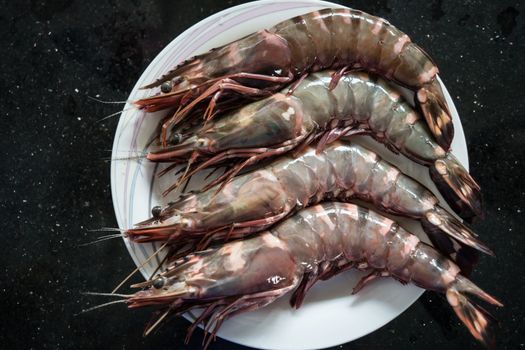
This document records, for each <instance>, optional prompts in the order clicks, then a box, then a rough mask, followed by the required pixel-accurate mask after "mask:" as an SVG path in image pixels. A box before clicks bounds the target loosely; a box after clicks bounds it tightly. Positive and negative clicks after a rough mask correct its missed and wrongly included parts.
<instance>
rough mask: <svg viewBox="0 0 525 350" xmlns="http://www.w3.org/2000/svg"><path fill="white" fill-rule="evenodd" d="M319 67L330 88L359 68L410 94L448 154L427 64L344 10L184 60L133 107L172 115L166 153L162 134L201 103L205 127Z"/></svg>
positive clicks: (411, 48)
mask: <svg viewBox="0 0 525 350" xmlns="http://www.w3.org/2000/svg"><path fill="white" fill-rule="evenodd" d="M327 68H332V69H338V72H337V73H336V74H334V75H333V83H336V82H337V80H338V79H340V78H341V76H342V75H343V74H344V73H345V71H347V70H351V69H356V68H360V69H364V70H368V71H373V72H376V73H378V74H380V75H382V76H384V77H386V78H388V79H390V80H392V81H394V82H396V83H398V84H400V85H402V86H404V87H407V88H409V89H411V90H413V91H414V92H415V101H416V104H417V105H418V106H419V107H420V109H421V110H422V112H423V116H424V117H425V120H426V121H427V124H428V126H429V128H430V131H431V132H432V133H433V135H434V137H435V139H436V141H437V143H438V144H439V145H440V146H441V147H442V148H443V149H444V150H445V151H447V150H448V149H449V147H450V143H451V141H452V138H453V135H454V129H453V125H452V119H451V114H450V111H449V108H448V106H447V102H446V101H445V97H444V95H443V91H442V90H441V87H440V85H439V82H438V81H437V78H436V77H437V73H438V68H437V67H436V65H435V64H434V63H433V62H432V60H431V58H430V57H429V56H428V55H427V54H426V53H425V52H424V51H423V50H422V49H421V48H420V47H419V46H417V45H416V44H414V43H412V42H411V40H410V38H409V37H408V36H407V35H406V34H404V33H403V32H401V31H400V30H399V29H397V28H396V27H394V26H393V25H391V24H390V23H388V22H387V21H386V20H384V19H382V18H379V17H375V16H372V15H369V14H367V13H365V12H362V11H358V10H353V9H348V8H338V9H332V8H327V9H323V10H320V11H315V12H311V13H307V14H304V15H302V16H297V17H294V18H291V19H288V20H285V21H283V22H281V23H279V24H276V25H275V26H273V27H272V28H269V29H267V30H260V31H257V32H255V33H253V34H251V35H248V36H246V37H244V38H242V39H239V40H237V41H234V42H232V43H229V44H227V45H225V46H222V47H219V48H217V49H214V50H212V51H210V52H208V53H205V54H202V55H198V56H195V57H193V58H191V59H189V60H186V61H185V62H183V63H182V64H180V65H178V66H177V67H176V68H174V69H173V70H171V71H170V72H169V73H167V74H166V75H164V76H163V77H161V78H160V79H158V80H157V81H155V82H154V83H152V84H149V85H147V86H145V87H144V88H153V87H157V86H161V93H160V94H158V95H154V96H152V97H148V98H144V99H141V100H138V101H135V104H136V105H137V106H138V107H139V108H141V109H144V110H146V111H148V112H153V111H158V110H162V109H167V108H171V109H175V110H176V112H175V113H174V114H173V115H172V116H171V117H169V118H167V120H166V121H165V122H164V124H163V126H162V132H161V141H162V144H163V146H166V145H167V142H168V140H167V132H168V129H169V128H171V127H172V126H174V125H178V124H180V123H181V122H182V121H187V119H194V117H195V116H196V115H199V114H200V115H202V113H197V114H195V113H192V111H195V109H196V107H198V106H199V105H202V103H201V102H203V103H204V104H206V103H207V108H206V110H205V113H204V119H205V120H209V119H211V118H212V116H213V115H214V114H215V112H217V111H218V110H224V109H228V108H232V107H235V106H237V107H238V106H239V105H242V104H243V103H244V102H243V101H245V100H246V98H249V99H253V98H262V97H266V96H268V95H269V94H272V93H274V92H276V91H278V90H280V89H282V88H283V87H284V86H286V85H288V84H290V83H292V82H294V81H295V82H300V81H301V80H302V79H304V78H305V77H306V76H307V75H308V74H310V73H312V72H316V71H321V70H324V69H327ZM294 87H295V86H292V87H291V89H290V91H293V90H294ZM201 109H204V108H201Z"/></svg>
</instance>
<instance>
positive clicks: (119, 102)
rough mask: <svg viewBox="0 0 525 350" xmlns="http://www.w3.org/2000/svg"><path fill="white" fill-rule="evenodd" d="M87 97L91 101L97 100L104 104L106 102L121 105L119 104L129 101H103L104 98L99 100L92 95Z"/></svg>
mask: <svg viewBox="0 0 525 350" xmlns="http://www.w3.org/2000/svg"><path fill="white" fill-rule="evenodd" d="M87 98H89V99H90V100H93V101H96V102H99V103H104V104H108V105H121V104H125V103H128V102H130V101H128V100H126V101H105V100H101V99H99V98H96V97H93V96H89V95H88V96H87Z"/></svg>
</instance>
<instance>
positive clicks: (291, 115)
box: [147, 70, 483, 219]
mask: <svg viewBox="0 0 525 350" xmlns="http://www.w3.org/2000/svg"><path fill="white" fill-rule="evenodd" d="M336 74H337V72H336V71H330V70H328V71H322V72H318V73H312V74H310V75H309V76H308V77H306V78H305V79H303V80H302V81H301V82H300V83H298V84H297V85H296V86H295V88H294V91H293V93H291V94H289V93H288V88H285V89H284V90H282V91H281V92H280V93H276V94H274V95H272V96H270V97H268V98H265V99H263V100H260V101H257V102H253V103H251V104H248V105H246V106H244V107H242V108H240V109H238V110H236V111H234V112H229V113H226V114H225V115H223V116H222V117H221V118H220V119H216V120H212V121H210V122H208V123H207V124H206V125H205V126H203V127H199V128H197V129H195V130H191V132H190V133H188V134H186V135H184V134H180V133H179V134H177V136H176V138H177V140H178V144H176V145H172V146H169V147H165V148H160V149H159V150H155V151H152V152H150V153H149V154H148V156H147V157H148V159H150V160H152V161H156V162H173V164H188V163H190V166H191V170H190V171H189V172H187V173H186V175H187V176H191V175H192V174H194V173H195V172H197V171H199V170H201V169H202V168H205V167H216V166H220V165H221V164H224V163H226V162H227V163H228V166H230V170H229V173H228V174H229V177H228V176H224V177H223V179H229V178H231V177H233V175H235V174H236V173H237V172H238V171H240V169H242V167H245V166H247V165H250V164H255V163H256V162H258V161H261V160H262V159H267V158H269V157H272V156H276V155H279V154H283V153H286V152H293V151H294V150H295V151H296V150H297V149H301V148H302V147H304V146H306V145H308V144H309V143H312V142H313V141H315V140H318V146H317V149H318V150H322V148H323V147H325V146H326V145H327V144H328V143H330V142H333V141H334V140H336V139H337V138H339V137H341V136H343V135H351V134H368V135H371V136H372V137H374V138H375V139H376V140H378V141H379V142H381V143H383V144H385V145H386V146H387V147H388V148H389V149H390V150H392V151H394V152H395V153H402V154H403V155H405V156H407V157H408V158H410V159H412V160H413V161H415V162H417V163H419V164H422V165H425V166H427V167H428V168H429V171H430V175H431V178H432V179H433V181H434V183H435V184H436V186H437V188H438V189H439V191H440V192H441V194H442V195H443V196H444V197H445V199H446V200H447V202H448V203H449V205H450V206H451V207H452V208H453V209H454V210H455V211H456V212H457V213H458V214H459V215H460V216H461V217H462V218H464V219H471V218H474V217H481V216H482V214H483V213H482V205H481V194H480V188H479V186H478V184H477V183H476V181H475V180H474V179H473V178H472V177H471V176H470V175H469V173H468V172H467V171H466V170H465V169H464V168H463V166H462V165H461V164H460V163H459V162H458V161H457V159H456V158H455V157H454V156H453V155H452V154H451V153H450V152H447V151H445V150H444V149H443V148H442V147H441V146H439V145H438V144H437V143H436V142H435V139H434V137H433V135H432V134H431V133H430V131H429V130H428V127H427V125H426V123H425V121H424V120H423V118H422V117H421V115H420V113H419V112H418V111H417V110H415V109H414V108H412V107H411V106H410V104H409V103H408V102H407V101H406V100H405V99H404V98H403V97H402V96H401V95H400V93H399V92H398V88H397V87H394V86H393V85H391V84H389V83H388V82H387V81H385V80H383V79H381V78H380V77H378V76H377V75H373V74H369V73H366V72H347V73H345V74H343V75H341V76H340V77H339V78H338V82H337V84H333V76H334V75H336ZM235 159H237V160H238V164H237V166H232V165H231V164H232V161H234V160H235ZM181 182H182V180H181V181H180V182H179V183H181Z"/></svg>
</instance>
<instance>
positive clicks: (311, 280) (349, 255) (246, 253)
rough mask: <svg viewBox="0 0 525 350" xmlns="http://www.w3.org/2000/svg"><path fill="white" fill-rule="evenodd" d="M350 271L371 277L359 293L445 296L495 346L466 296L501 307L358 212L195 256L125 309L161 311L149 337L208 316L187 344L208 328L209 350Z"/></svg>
mask: <svg viewBox="0 0 525 350" xmlns="http://www.w3.org/2000/svg"><path fill="white" fill-rule="evenodd" d="M350 268H358V269H372V272H371V273H370V274H369V275H367V276H365V277H363V278H362V279H361V280H360V281H359V282H358V284H357V285H356V286H355V287H354V289H353V293H357V292H358V291H359V290H361V289H362V288H363V287H364V286H365V285H366V284H367V283H370V282H371V281H372V280H374V279H376V278H379V277H387V276H391V277H393V278H395V279H396V280H398V281H400V282H401V283H403V284H405V283H413V284H415V285H417V286H419V287H421V288H424V289H427V290H433V291H436V292H439V293H444V294H445V295H446V298H447V300H448V303H449V304H450V306H451V307H452V308H453V310H454V312H455V313H456V314H457V316H458V317H459V319H460V320H461V321H462V322H463V323H464V324H465V325H466V327H467V328H468V330H469V331H470V333H471V334H472V335H473V336H474V337H475V338H476V339H477V340H479V341H481V342H483V343H486V344H487V343H491V342H492V337H491V334H490V332H489V328H488V325H489V317H488V316H489V315H488V314H487V312H486V311H484V310H483V309H482V308H481V307H479V306H477V305H475V304H474V303H473V302H471V301H470V300H469V299H468V297H467V294H470V295H473V296H476V297H478V298H479V299H482V300H484V301H486V302H488V303H490V304H493V305H497V306H502V304H501V303H500V302H499V301H498V300H496V299H495V298H494V297H492V296H490V295H489V294H487V293H486V292H484V291H483V290H481V289H480V288H479V287H477V286H476V285H475V284H474V283H472V282H471V281H470V280H469V279H467V278H466V277H464V276H463V275H462V274H461V273H460V270H459V268H458V266H457V265H456V264H455V263H454V262H452V261H450V260H449V259H447V258H446V257H444V256H442V255H441V254H440V253H439V252H437V251H436V250H435V249H434V248H432V247H431V246H430V245H427V244H425V243H423V242H421V241H420V240H419V239H418V237H417V236H415V235H413V234H411V233H410V232H408V231H406V230H405V229H403V228H402V227H400V226H399V225H398V224H397V223H396V222H394V221H392V220H390V219H388V218H386V217H383V216H381V215H380V214H378V213H376V212H374V211H372V210H369V209H365V208H362V207H359V206H357V205H355V204H345V203H324V204H321V205H316V206H313V207H310V208H307V209H304V210H302V211H300V212H298V213H297V214H296V215H295V216H293V217H291V218H289V219H287V220H286V221H284V222H282V223H280V224H279V225H277V226H274V227H273V228H272V229H270V230H269V231H265V232H262V233H261V234H259V235H257V236H255V237H252V238H249V239H245V240H242V241H236V242H231V243H227V244H225V245H223V246H222V247H220V248H214V249H209V250H206V251H202V252H197V253H194V254H190V255H188V256H186V257H184V258H181V259H179V260H177V261H175V262H173V263H171V264H170V265H169V266H168V267H167V269H166V270H165V271H164V272H162V273H161V274H159V275H157V276H156V277H154V278H153V279H152V280H150V281H146V282H143V283H139V284H137V285H134V286H133V287H140V288H143V287H146V289H144V290H142V291H139V292H136V293H134V294H132V295H130V296H129V297H128V298H127V299H126V300H125V302H126V303H127V304H128V307H129V308H138V307H143V306H148V305H152V306H157V307H160V308H161V311H160V312H158V313H157V317H156V318H154V321H155V319H156V321H155V322H154V323H152V324H153V325H152V326H149V327H148V329H147V330H146V334H147V333H149V332H150V331H151V330H152V329H153V328H154V327H155V326H156V325H157V324H159V323H160V322H161V321H162V320H163V319H164V318H165V317H166V316H167V315H170V314H180V313H184V312H187V311H189V310H191V309H194V308H204V311H203V312H202V314H201V315H200V316H199V317H198V318H197V319H196V320H195V322H194V323H193V324H192V325H191V326H190V328H189V329H188V337H187V338H186V339H187V340H188V339H189V337H190V336H191V334H192V332H193V331H194V330H195V328H196V326H197V325H198V324H200V323H204V325H205V331H206V332H209V333H210V334H209V335H208V334H206V337H208V338H207V339H204V344H205V347H207V346H208V345H209V343H210V341H211V340H212V338H213V337H214V336H215V334H216V333H217V331H218V330H219V328H220V327H221V325H222V324H223V322H224V320H226V319H227V318H229V317H232V316H234V315H236V314H239V313H242V312H246V311H251V310H255V309H259V308H262V307H264V306H266V305H268V304H270V303H272V302H273V301H274V300H276V299H278V298H280V297H282V296H283V295H284V294H286V293H287V292H289V291H293V295H292V297H291V304H292V306H293V307H295V308H298V307H300V306H301V304H302V303H303V300H304V298H305V295H306V292H307V291H308V290H309V289H310V288H311V287H312V286H313V285H314V284H315V283H316V282H317V281H319V280H326V279H328V278H330V277H332V276H334V275H336V274H338V273H340V272H342V271H345V270H348V269H350ZM348 312H351V309H349V310H348ZM152 322H153V321H152Z"/></svg>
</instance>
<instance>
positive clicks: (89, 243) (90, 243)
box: [79, 233, 126, 247]
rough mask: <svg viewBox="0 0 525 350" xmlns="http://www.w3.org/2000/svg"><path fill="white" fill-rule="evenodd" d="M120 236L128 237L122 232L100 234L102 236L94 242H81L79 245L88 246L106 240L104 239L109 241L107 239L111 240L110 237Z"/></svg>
mask: <svg viewBox="0 0 525 350" xmlns="http://www.w3.org/2000/svg"><path fill="white" fill-rule="evenodd" d="M118 237H126V236H125V235H124V234H122V233H117V234H112V235H105V236H100V237H98V238H97V239H96V240H94V241H92V242H88V243H83V244H80V245H79V247H87V246H90V245H93V244H97V243H100V242H104V241H107V240H110V239H114V238H118Z"/></svg>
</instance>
